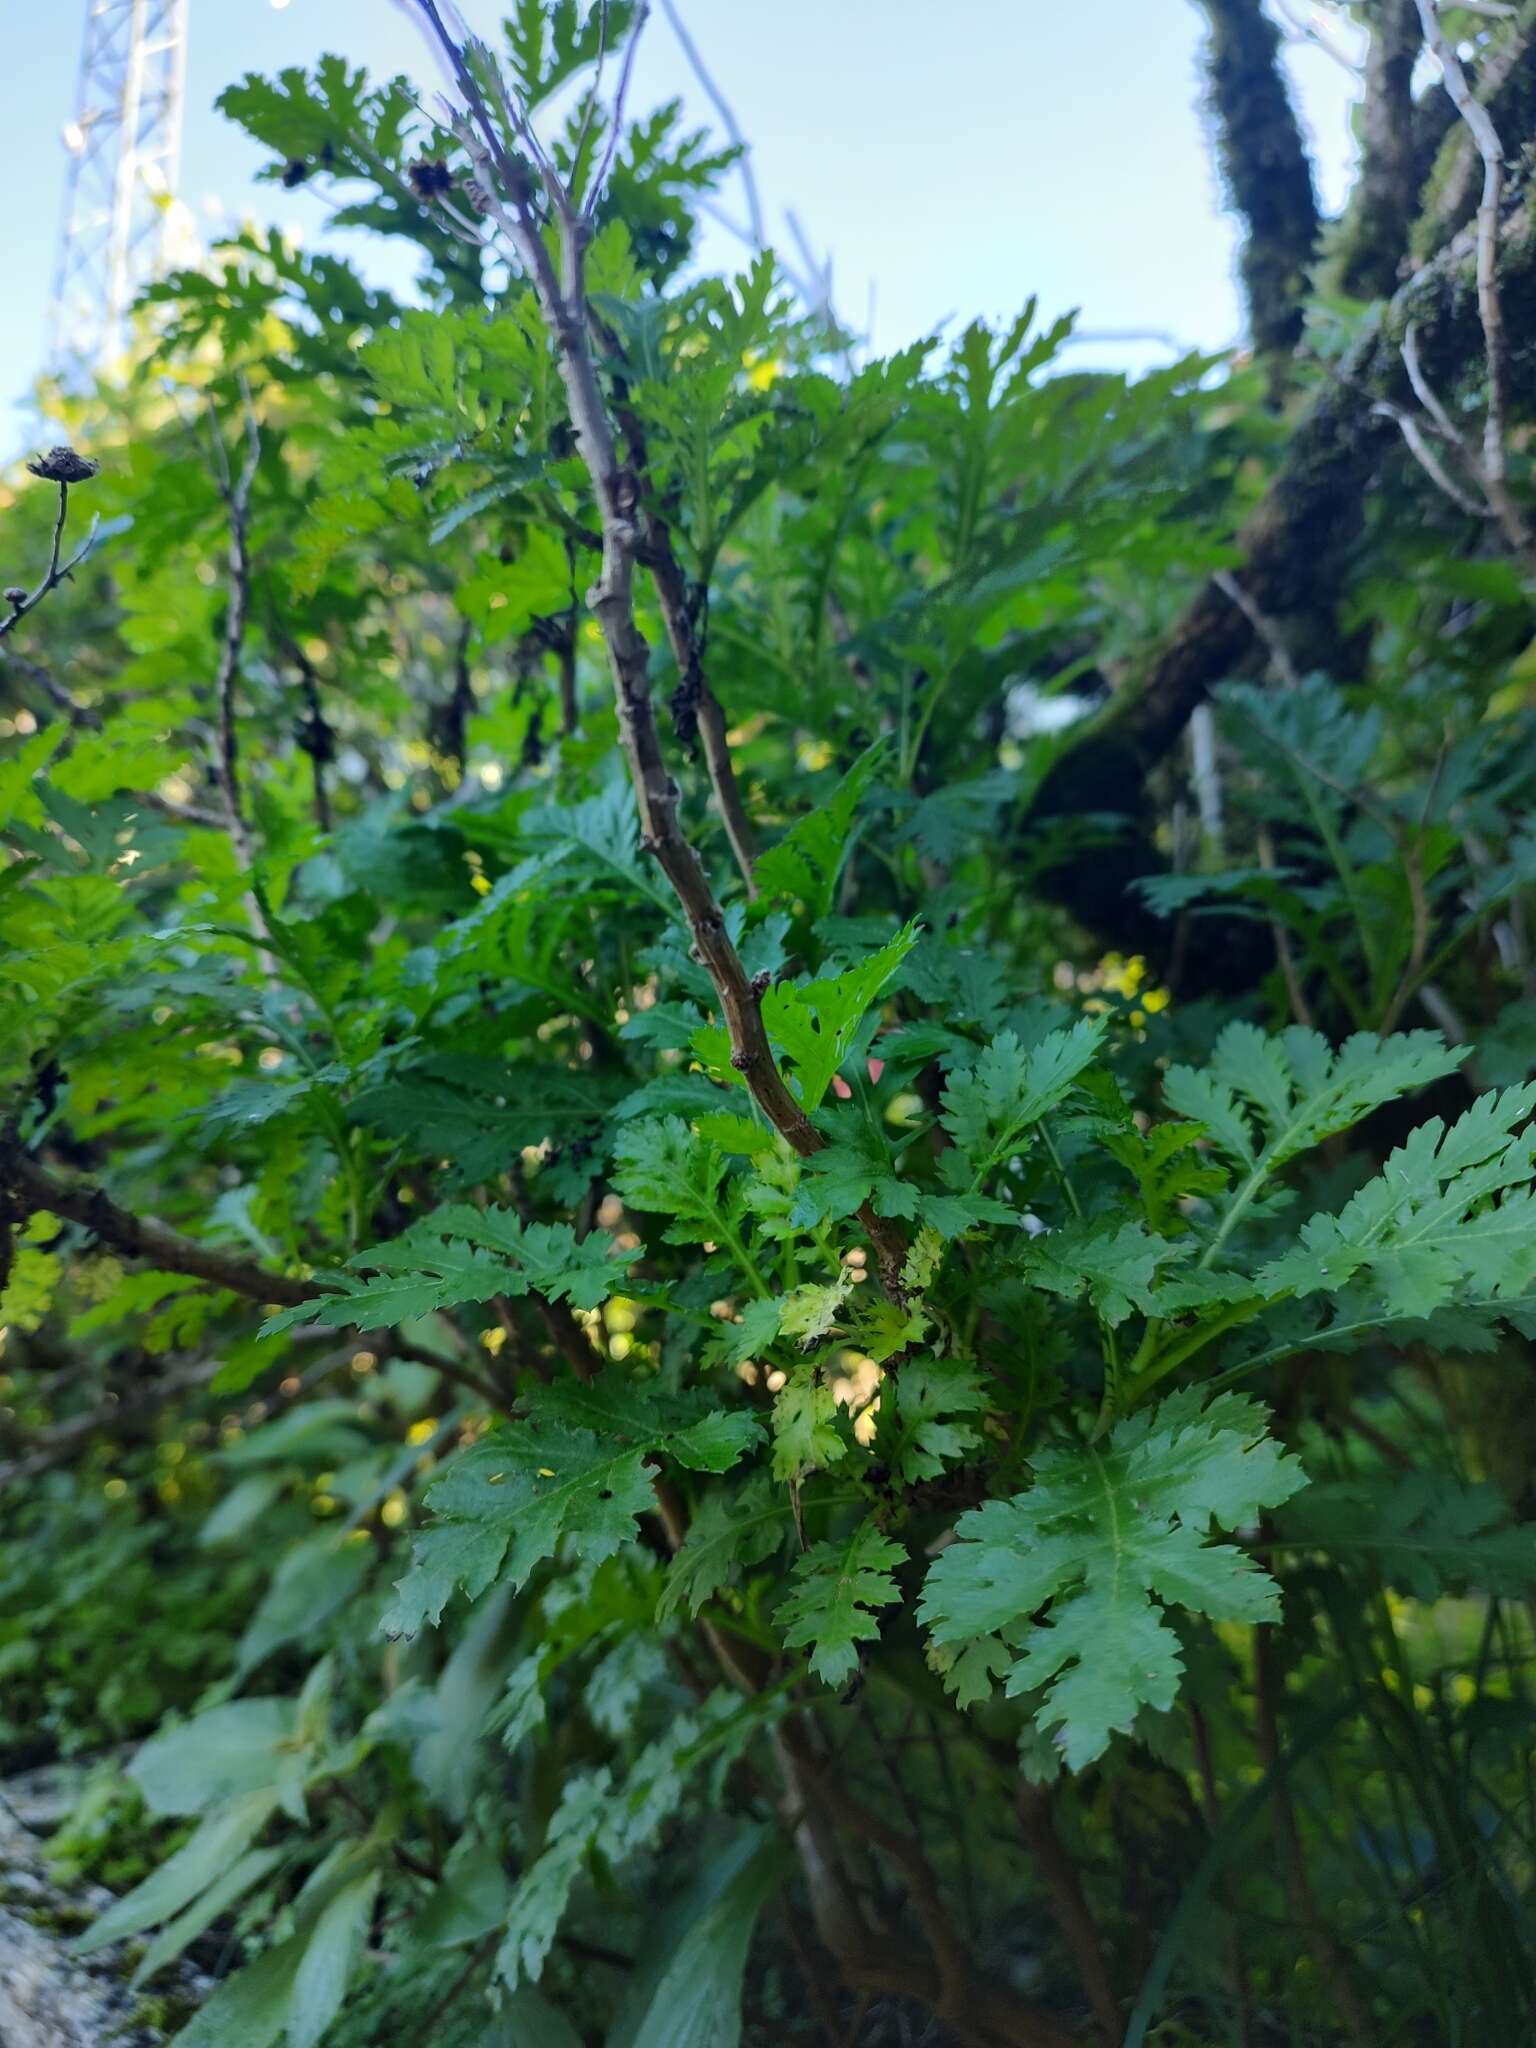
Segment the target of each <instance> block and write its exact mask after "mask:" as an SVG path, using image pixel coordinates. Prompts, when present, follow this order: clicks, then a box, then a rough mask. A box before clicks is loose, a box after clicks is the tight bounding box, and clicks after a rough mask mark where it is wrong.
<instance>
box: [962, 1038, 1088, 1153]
mask: <svg viewBox="0 0 1536 2048" xmlns="http://www.w3.org/2000/svg"><path fill="white" fill-rule="evenodd" d="M1103 1035H1104V1024H1103V1021H1102V1019H1100V1018H1097V1017H1085V1018H1082V1019H1081V1020H1080V1021H1079V1022H1078V1023H1076V1024H1074V1025H1073V1026H1072V1028H1071V1029H1070V1030H1069V1031H1051V1032H1048V1033H1047V1034H1046V1036H1045V1037H1044V1038H1042V1039H1041V1040H1040V1041H1039V1043H1038V1044H1036V1045H1033V1046H1031V1047H1030V1048H1029V1049H1028V1050H1027V1051H1026V1050H1025V1048H1024V1046H1023V1045H1022V1044H1021V1043H1020V1041H1019V1038H1018V1036H1017V1034H1016V1033H1014V1032H1012V1031H1004V1032H1000V1033H999V1034H998V1036H997V1037H996V1038H994V1039H993V1040H992V1043H991V1044H990V1045H989V1046H987V1048H986V1049H985V1051H984V1052H982V1053H980V1054H979V1055H978V1057H977V1058H976V1059H975V1061H973V1062H972V1063H971V1064H970V1065H969V1066H966V1067H964V1068H957V1069H956V1071H955V1072H954V1073H953V1074H952V1075H951V1076H950V1080H949V1085H948V1087H947V1088H946V1089H945V1091H944V1108H943V1112H942V1115H941V1119H940V1120H941V1122H942V1123H943V1125H944V1127H945V1129H946V1130H947V1131H948V1132H949V1133H950V1135H951V1137H952V1138H953V1139H954V1141H955V1143H956V1144H957V1145H959V1146H960V1147H961V1149H962V1150H963V1151H964V1152H966V1153H967V1154H968V1155H969V1157H970V1159H971V1162H972V1164H973V1165H974V1166H975V1167H976V1170H977V1173H978V1175H982V1174H985V1173H987V1172H989V1171H990V1170H991V1169H992V1168H993V1167H994V1166H997V1165H998V1164H1000V1163H1001V1162H1002V1161H1003V1160H1004V1159H1006V1158H1007V1157H1008V1155H1009V1153H1011V1152H1013V1151H1015V1150H1017V1149H1018V1147H1019V1145H1020V1144H1021V1142H1022V1141H1023V1140H1024V1139H1025V1137H1026V1135H1027V1133H1028V1132H1029V1131H1030V1130H1031V1128H1032V1127H1033V1126H1034V1125H1036V1124H1038V1123H1039V1121H1040V1119H1041V1118H1042V1117H1044V1116H1047V1115H1048V1114H1049V1113H1050V1111H1051V1110H1053V1109H1055V1108H1056V1107H1057V1106H1058V1104H1060V1103H1061V1102H1063V1101H1065V1099H1066V1097H1067V1096H1068V1095H1069V1094H1070V1092H1071V1090H1072V1086H1073V1084H1074V1082H1075V1081H1076V1080H1077V1077H1078V1076H1079V1074H1081V1073H1082V1072H1083V1070H1084V1069H1085V1068H1086V1067H1088V1066H1089V1065H1090V1064H1091V1063H1092V1061H1093V1059H1094V1058H1095V1056H1096V1054H1097V1052H1098V1049H1099V1044H1100V1041H1101V1039H1102V1038H1103Z"/></svg>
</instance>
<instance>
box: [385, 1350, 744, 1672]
mask: <svg viewBox="0 0 1536 2048" xmlns="http://www.w3.org/2000/svg"><path fill="white" fill-rule="evenodd" d="M529 1406H530V1410H531V1413H530V1418H529V1420H528V1421H527V1422H526V1423H519V1424H518V1425H516V1426H515V1427H508V1426H506V1425H500V1426H498V1427H497V1428H496V1429H494V1430H492V1431H491V1432H490V1433H489V1434H488V1435H487V1436H485V1437H483V1438H482V1439H481V1440H480V1441H479V1442H478V1443H476V1444H473V1445H471V1446H470V1448H469V1449H468V1450H465V1451H461V1452H459V1453H458V1455H457V1456H456V1457H455V1458H453V1459H452V1460H451V1461H450V1462H449V1464H448V1465H447V1466H446V1467H445V1468H444V1470H443V1472H442V1474H441V1475H440V1477H438V1478H437V1479H436V1480H434V1482H433V1484H432V1485H431V1486H430V1487H429V1488H428V1490H427V1496H426V1499H427V1505H428V1506H429V1507H430V1508H431V1509H432V1510H433V1512H434V1514H435V1515H436V1516H437V1518H438V1519H437V1520H436V1522H435V1523H434V1524H433V1525H432V1526H430V1527H429V1528H428V1529H427V1530H425V1531H424V1532H423V1534H422V1535H421V1536H419V1537H418V1538H417V1540H416V1545H415V1557H414V1563H413V1566H412V1569H411V1571H410V1572H409V1573H408V1574H407V1575H406V1577H405V1578H403V1579H402V1580H401V1581H400V1582H399V1587H398V1598H397V1599H396V1601H395V1603H394V1605H393V1607H392V1608H391V1610H390V1612H389V1613H388V1615H386V1617H385V1621H384V1627H385V1630H386V1632H387V1633H389V1634H391V1635H411V1634H414V1633H415V1632H416V1630H417V1629H419V1628H420V1627H421V1625H422V1623H423V1622H424V1621H431V1622H433V1623H436V1622H437V1621H438V1620H439V1619H440V1617H441V1615H442V1610H443V1605H444V1603H445V1601H446V1600H447V1599H448V1597H449V1595H450V1594H451V1592H452V1590H453V1589H454V1587H455V1586H462V1587H463V1588H464V1589H465V1591H466V1592H467V1593H468V1594H469V1597H470V1598H471V1599H475V1598H476V1597H478V1595H479V1594H480V1593H481V1592H483V1591H484V1590H485V1588H486V1587H487V1586H488V1585H490V1584H491V1583H492V1582H493V1581H494V1580H495V1579H497V1578H498V1577H500V1578H504V1579H506V1580H507V1581H509V1582H510V1583H511V1584H512V1585H513V1586H514V1587H516V1586H522V1585H524V1584H525V1583H526V1582H527V1579H528V1575H529V1573H530V1572H532V1570H533V1569H534V1567H535V1566H536V1565H537V1564H539V1563H540V1562H541V1561H542V1560H543V1559H544V1558H547V1557H552V1556H553V1555H554V1553H555V1551H556V1549H557V1547H559V1546H560V1544H561V1543H562V1542H564V1543H565V1544H566V1545H567V1546H568V1547H569V1550H570V1552H571V1554H572V1555H574V1556H578V1557H584V1558H589V1559H591V1560H593V1561H594V1562H595V1561H598V1560H601V1559H602V1558H605V1557H609V1556H611V1555H612V1554H613V1553H614V1552H615V1551H616V1550H618V1549H620V1548H621V1547H622V1546H623V1545H624V1544H626V1543H628V1542H629V1541H631V1540H632V1538H633V1537H634V1535H635V1532H636V1523H637V1521H638V1518H639V1517H640V1516H641V1515H642V1514H645V1513H647V1512H648V1511H650V1510H651V1509H653V1508H654V1506H655V1487H654V1474H653V1473H652V1472H651V1471H650V1470H649V1469H648V1467H647V1464H646V1460H647V1459H648V1458H650V1457H655V1456H662V1457H670V1458H672V1459H674V1460H675V1461H676V1462H677V1463H678V1464H681V1465H684V1466H687V1467H689V1468H690V1469H692V1470H694V1471H707V1472H723V1471H725V1470H727V1469H728V1468H729V1467H730V1466H731V1465H733V1464H735V1463H736V1461H737V1460H738V1459H739V1458H741V1457H742V1456H743V1455H744V1454H745V1452H746V1451H747V1449H748V1448H749V1447H750V1446H751V1444H752V1443H753V1442H754V1441H756V1439H757V1437H758V1435H759V1433H760V1431H759V1425H758V1424H757V1422H756V1420H755V1419H754V1418H753V1417H752V1416H751V1415H749V1414H747V1413H745V1412H744V1411H736V1412H725V1411H715V1412H709V1413H703V1414H700V1413H699V1412H698V1409H697V1406H696V1405H695V1404H691V1403H681V1404H679V1403H672V1404H663V1403H661V1402H659V1401H657V1400H654V1399H652V1398H650V1397H648V1396H647V1395H646V1394H645V1393H643V1392H641V1391H640V1390H638V1389H633V1388H629V1387H626V1386H624V1385H623V1384H622V1383H621V1382H619V1381H617V1380H616V1379H613V1380H610V1381H609V1382H607V1383H606V1384H600V1385H598V1386H595V1387H591V1388H583V1387H580V1386H578V1385H575V1384H574V1383H558V1382H557V1383H556V1384H555V1385H554V1386H551V1387H549V1388H544V1389H541V1390H540V1391H539V1392H538V1393H536V1394H535V1395H533V1396H532V1397H530V1402H529Z"/></svg>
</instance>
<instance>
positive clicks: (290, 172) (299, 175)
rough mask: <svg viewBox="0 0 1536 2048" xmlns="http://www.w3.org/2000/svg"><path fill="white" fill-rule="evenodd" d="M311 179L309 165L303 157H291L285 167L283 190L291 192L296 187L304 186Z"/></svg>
mask: <svg viewBox="0 0 1536 2048" xmlns="http://www.w3.org/2000/svg"><path fill="white" fill-rule="evenodd" d="M308 177H309V165H308V164H307V163H305V161H304V159H303V157H301V156H291V157H289V159H288V161H287V163H285V164H284V165H283V178H282V183H283V190H284V191H285V192H291V191H292V190H293V188H294V186H295V185H302V184H304V183H305V182H306V181H307V179H308Z"/></svg>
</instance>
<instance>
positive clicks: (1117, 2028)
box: [1014, 1785, 1125, 2048]
mask: <svg viewBox="0 0 1536 2048" xmlns="http://www.w3.org/2000/svg"><path fill="white" fill-rule="evenodd" d="M1014 1807H1015V1810H1016V1812H1017V1813H1018V1816H1019V1827H1020V1829H1021V1831H1022V1832H1023V1836H1024V1839H1025V1841H1026V1842H1027V1843H1028V1844H1029V1851H1030V1854H1031V1855H1032V1856H1033V1857H1034V1859H1035V1864H1036V1867H1037V1869H1038V1870H1039V1872H1040V1875H1041V1877H1042V1878H1043V1879H1044V1880H1045V1886H1046V1896H1047V1898H1048V1899H1049V1901H1050V1907H1051V1912H1052V1915H1053V1916H1054V1918H1055V1921H1056V1925H1057V1927H1058V1928H1059V1929H1060V1931H1061V1938H1062V1940H1063V1941H1064V1942H1065V1943H1066V1946H1067V1952H1068V1954H1069V1955H1070V1956H1071V1958H1072V1960H1073V1962H1074V1963H1075V1964H1076V1965H1077V1973H1078V1976H1079V1977H1080V1978H1081V1979H1082V1985H1083V1989H1084V1990H1085V1991H1086V1992H1087V1994H1088V2003H1089V2005H1090V2006H1091V2007H1092V2009H1093V2016H1094V2019H1095V2020H1096V2021H1097V2023H1098V2029H1099V2032H1100V2033H1101V2034H1102V2035H1103V2037H1104V2040H1105V2041H1106V2042H1107V2043H1109V2044H1110V2048H1118V2044H1119V2042H1120V2041H1121V2039H1122V2038H1123V2037H1124V2034H1125V2019H1124V2015H1123V2012H1122V2009H1121V2004H1120V1996H1119V1993H1118V1991H1117V1990H1116V1988H1115V1979H1114V1975H1113V1973H1112V1971H1111V1968H1110V1961H1109V1956H1108V1953H1107V1952H1106V1950H1105V1947H1104V1938H1103V1936H1102V1935H1101V1933H1100V1932H1099V1924H1098V1922H1097V1921H1096V1920H1095V1919H1094V1917H1093V1909H1092V1908H1091V1907H1090V1905H1089V1904H1088V1900H1087V1897H1086V1895H1085V1893H1084V1891H1083V1882H1082V1879H1081V1878H1080V1877H1079V1876H1078V1873H1077V1866H1076V1865H1075V1864H1074V1863H1073V1861H1072V1859H1071V1857H1070V1856H1069V1855H1068V1854H1067V1852H1066V1850H1065V1849H1064V1848H1063V1847H1062V1843H1061V1837H1060V1835H1058V1834H1057V1832H1056V1816H1055V1812H1054V1810H1053V1808H1054V1801H1053V1799H1052V1795H1051V1792H1050V1790H1049V1788H1048V1787H1046V1786H1042V1785H1021V1786H1020V1787H1019V1790H1018V1793H1017V1795H1016V1797H1015V1799H1014Z"/></svg>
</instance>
